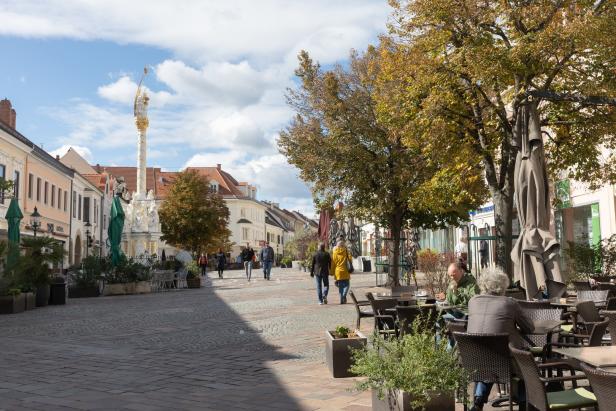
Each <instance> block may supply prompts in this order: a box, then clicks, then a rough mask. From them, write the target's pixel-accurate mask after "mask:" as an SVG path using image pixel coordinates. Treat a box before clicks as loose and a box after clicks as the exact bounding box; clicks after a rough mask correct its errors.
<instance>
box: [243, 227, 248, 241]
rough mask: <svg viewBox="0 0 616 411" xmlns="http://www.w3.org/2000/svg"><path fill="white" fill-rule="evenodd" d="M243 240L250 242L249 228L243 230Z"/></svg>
mask: <svg viewBox="0 0 616 411" xmlns="http://www.w3.org/2000/svg"><path fill="white" fill-rule="evenodd" d="M242 240H248V228H242Z"/></svg>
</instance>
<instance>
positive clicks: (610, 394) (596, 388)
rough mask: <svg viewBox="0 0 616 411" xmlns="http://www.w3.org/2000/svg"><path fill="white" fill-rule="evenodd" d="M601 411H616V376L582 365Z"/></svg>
mask: <svg viewBox="0 0 616 411" xmlns="http://www.w3.org/2000/svg"><path fill="white" fill-rule="evenodd" d="M582 371H584V374H586V376H587V377H588V381H589V382H590V386H591V387H592V390H593V393H594V394H595V397H597V404H599V409H600V410H616V374H614V373H611V372H607V371H605V370H602V369H600V368H591V367H589V366H587V365H586V364H582Z"/></svg>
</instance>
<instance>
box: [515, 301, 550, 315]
mask: <svg viewBox="0 0 616 411" xmlns="http://www.w3.org/2000/svg"><path fill="white" fill-rule="evenodd" d="M518 305H519V306H520V307H521V308H522V310H523V311H524V312H526V311H527V310H543V309H550V308H554V306H553V305H552V303H551V302H549V301H522V300H520V301H518Z"/></svg>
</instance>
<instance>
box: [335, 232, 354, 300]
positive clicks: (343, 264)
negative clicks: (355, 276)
mask: <svg viewBox="0 0 616 411" xmlns="http://www.w3.org/2000/svg"><path fill="white" fill-rule="evenodd" d="M352 272H353V260H352V257H351V253H349V249H348V248H347V246H346V242H345V241H344V237H342V236H340V237H338V243H337V244H336V247H334V250H333V251H332V263H331V267H330V275H333V276H334V278H335V279H336V282H335V284H336V286H337V287H338V291H339V293H340V304H346V302H347V293H348V292H349V287H350V285H351V273H352Z"/></svg>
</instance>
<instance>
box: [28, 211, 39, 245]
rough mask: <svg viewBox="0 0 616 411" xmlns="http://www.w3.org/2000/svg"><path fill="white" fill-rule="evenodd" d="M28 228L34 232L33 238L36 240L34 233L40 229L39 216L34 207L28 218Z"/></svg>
mask: <svg viewBox="0 0 616 411" xmlns="http://www.w3.org/2000/svg"><path fill="white" fill-rule="evenodd" d="M30 226H31V227H32V231H34V238H36V232H37V231H38V230H39V228H40V227H41V215H40V214H39V212H38V209H37V208H36V207H34V212H33V213H32V215H31V216H30Z"/></svg>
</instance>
